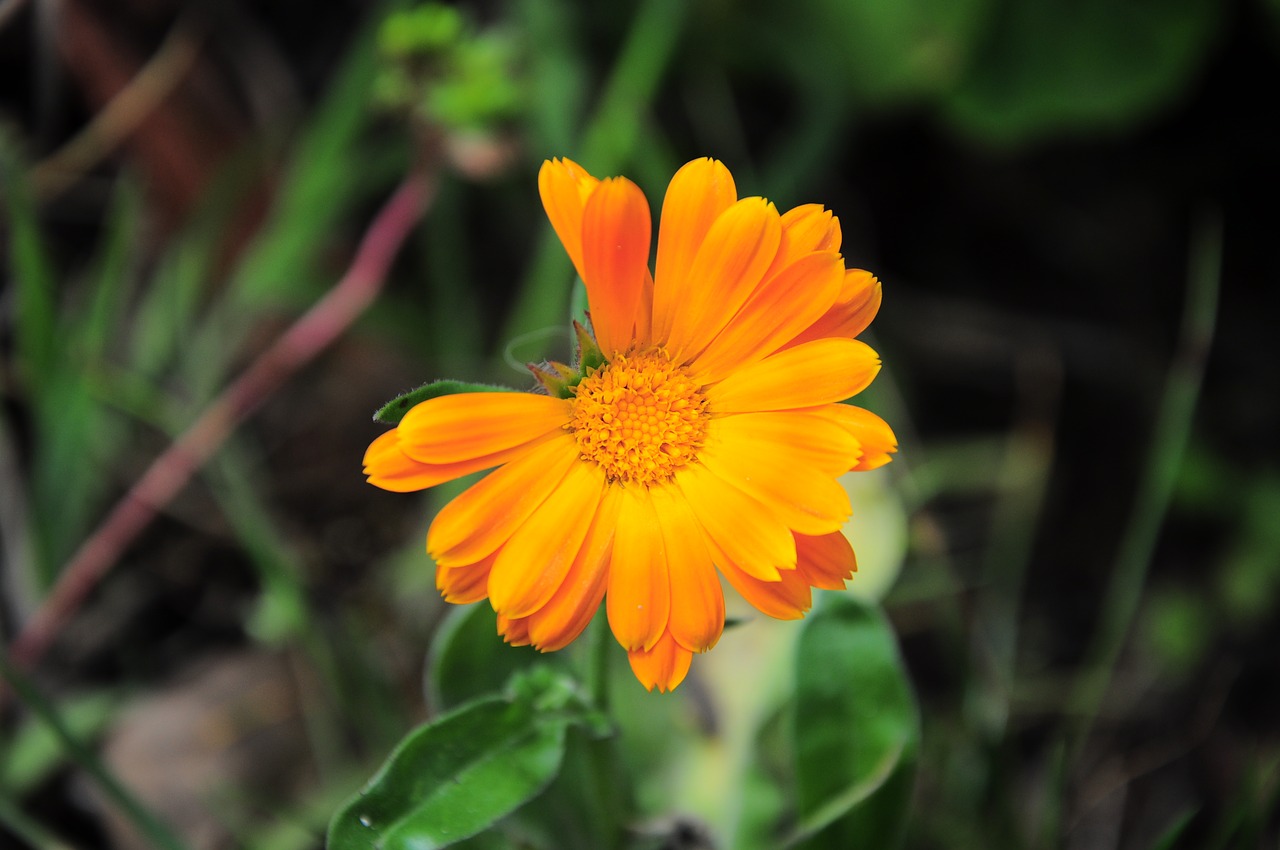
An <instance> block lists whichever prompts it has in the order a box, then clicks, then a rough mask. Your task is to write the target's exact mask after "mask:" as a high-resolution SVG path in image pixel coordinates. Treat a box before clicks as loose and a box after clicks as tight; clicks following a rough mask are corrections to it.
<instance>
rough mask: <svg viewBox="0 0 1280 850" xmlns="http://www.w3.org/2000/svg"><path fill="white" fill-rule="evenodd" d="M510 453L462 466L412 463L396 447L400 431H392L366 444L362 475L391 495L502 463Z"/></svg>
mask: <svg viewBox="0 0 1280 850" xmlns="http://www.w3.org/2000/svg"><path fill="white" fill-rule="evenodd" d="M510 457H511V451H507V452H500V453H498V454H494V455H486V456H484V457H481V458H475V459H473V460H469V461H466V462H464V463H451V464H444V465H440V464H430V463H422V462H421V461H417V460H414V459H413V458H411V457H409V456H408V455H407V454H405V453H404V449H402V448H401V447H400V430H399V429H398V428H392V429H391V430H390V431H387V432H386V433H385V434H382V435H381V436H379V437H378V438H377V439H376V440H374V441H373V442H372V443H370V444H369V448H368V449H366V450H365V453H364V474H365V475H367V476H369V483H370V484H372V485H373V486H375V487H381V488H382V489H383V490H390V491H392V492H395V493H409V492H412V491H414V490H425V489H427V488H428V487H434V486H436V485H437V484H441V483H443V482H445V481H452V480H453V479H454V478H460V477H461V476H463V475H468V474H470V473H472V472H479V471H480V470H482V469H488V468H489V467H491V466H498V465H500V464H502V463H505V462H506V461H507V460H509V459H510Z"/></svg>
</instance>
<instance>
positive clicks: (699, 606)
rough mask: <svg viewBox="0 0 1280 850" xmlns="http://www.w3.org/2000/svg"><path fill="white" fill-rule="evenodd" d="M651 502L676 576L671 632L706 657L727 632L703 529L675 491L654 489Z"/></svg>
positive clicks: (717, 585)
mask: <svg viewBox="0 0 1280 850" xmlns="http://www.w3.org/2000/svg"><path fill="white" fill-rule="evenodd" d="M649 499H650V500H651V501H652V502H653V507H654V510H655V511H656V512H657V515H658V523H659V526H660V528H661V531H662V540H663V543H664V544H665V545H666V549H667V564H668V565H669V568H670V573H671V616H670V618H669V620H668V621H667V631H668V632H669V633H670V634H671V636H672V637H673V638H675V640H676V642H677V643H679V644H680V645H681V646H683V647H684V648H685V649H688V650H690V651H692V652H705V651H707V650H708V649H710V648H711V647H713V646H715V644H716V641H717V640H719V639H720V633H721V632H722V631H724V594H723V593H722V592H721V590H720V579H719V577H717V576H716V568H715V566H714V565H713V564H712V563H711V554H710V553H709V552H708V551H707V547H706V545H705V544H704V543H703V541H702V529H701V527H700V526H699V525H698V521H697V520H696V519H695V518H694V515H693V511H692V510H691V509H690V507H689V504H688V503H687V502H686V501H685V499H684V495H683V494H682V493H680V492H679V491H678V490H676V489H675V488H673V487H664V486H654V487H650V488H649Z"/></svg>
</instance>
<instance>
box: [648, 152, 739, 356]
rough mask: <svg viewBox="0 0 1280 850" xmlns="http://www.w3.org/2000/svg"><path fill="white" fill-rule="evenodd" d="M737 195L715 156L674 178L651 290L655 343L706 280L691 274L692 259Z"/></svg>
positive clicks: (663, 338)
mask: <svg viewBox="0 0 1280 850" xmlns="http://www.w3.org/2000/svg"><path fill="white" fill-rule="evenodd" d="M737 199H738V191H737V189H736V188H735V187H734V185H733V175H731V174H730V173H729V169H727V168H725V167H724V164H723V163H721V162H719V161H717V160H714V159H695V160H694V161H693V162H690V163H687V164H686V165H685V166H684V167H682V168H681V169H680V170H679V171H677V172H676V173H675V176H674V177H672V178H671V183H670V185H669V186H667V195H666V198H665V199H663V202H662V221H661V223H660V224H659V225H658V260H657V265H656V270H655V273H654V292H653V299H654V300H653V340H654V341H655V342H659V343H664V342H666V341H667V337H668V335H669V334H670V333H671V323H672V320H673V319H674V318H675V315H676V313H677V312H678V311H679V310H680V309H682V307H681V305H682V303H683V299H684V296H685V293H686V292H687V291H688V290H689V289H691V288H693V287H696V286H699V285H701V284H702V283H703V282H702V281H697V280H696V279H694V278H692V277H691V276H690V274H691V272H692V271H693V259H694V257H696V256H697V255H698V249H699V248H701V247H702V241H703V240H704V239H705V238H706V236H707V231H709V230H710V229H711V225H712V223H713V222H714V221H715V220H716V219H717V218H718V217H719V216H720V214H721V213H722V212H724V211H725V210H727V209H728V208H729V207H731V206H733V203H734V201H736V200H737Z"/></svg>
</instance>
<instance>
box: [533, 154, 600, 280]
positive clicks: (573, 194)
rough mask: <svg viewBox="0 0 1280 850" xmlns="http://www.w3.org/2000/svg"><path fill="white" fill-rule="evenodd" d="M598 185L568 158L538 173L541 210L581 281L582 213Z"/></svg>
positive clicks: (554, 161)
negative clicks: (545, 214)
mask: <svg viewBox="0 0 1280 850" xmlns="http://www.w3.org/2000/svg"><path fill="white" fill-rule="evenodd" d="M599 182H600V181H599V180H597V179H596V178H594V177H592V176H591V175H590V174H588V173H587V171H586V169H585V168H583V167H582V166H581V165H578V163H576V162H574V161H573V160H571V159H550V160H547V161H546V162H544V163H542V168H541V169H540V170H539V171H538V194H539V195H541V196H542V207H543V209H545V210H546V211H547V218H548V219H550V221H551V227H552V228H553V229H554V230H555V232H556V235H557V236H559V237H560V243H561V244H562V245H564V250H565V253H567V254H568V255H569V259H570V260H573V267H574V268H575V269H576V270H577V272H578V276H579V277H582V278H585V277H586V275H584V274H583V273H582V210H583V208H584V207H585V206H586V204H587V198H588V197H590V196H591V191H592V190H593V189H595V187H596V184H597V183H599Z"/></svg>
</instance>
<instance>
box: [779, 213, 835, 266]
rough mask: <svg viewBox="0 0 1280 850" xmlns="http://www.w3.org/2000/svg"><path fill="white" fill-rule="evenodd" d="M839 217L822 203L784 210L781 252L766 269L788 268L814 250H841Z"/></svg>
mask: <svg viewBox="0 0 1280 850" xmlns="http://www.w3.org/2000/svg"><path fill="white" fill-rule="evenodd" d="M840 239H841V234H840V219H838V218H836V217H835V216H834V215H832V213H831V211H830V210H826V209H823V208H822V205H821V204H804V205H802V206H798V207H795V208H793V209H789V210H787V211H786V212H785V213H783V214H782V242H781V243H780V244H779V245H778V256H777V257H776V258H774V261H773V265H772V266H771V267H770V269H769V271H768V272H766V274H765V277H766V278H768V277H769V276H770V275H772V274H776V273H777V272H778V271H781V270H782V269H784V268H786V267H787V266H789V265H791V264H792V263H794V262H795V261H796V260H798V259H800V258H801V257H803V256H804V255H805V254H812V253H813V252H814V251H831V252H839V250H840Z"/></svg>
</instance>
